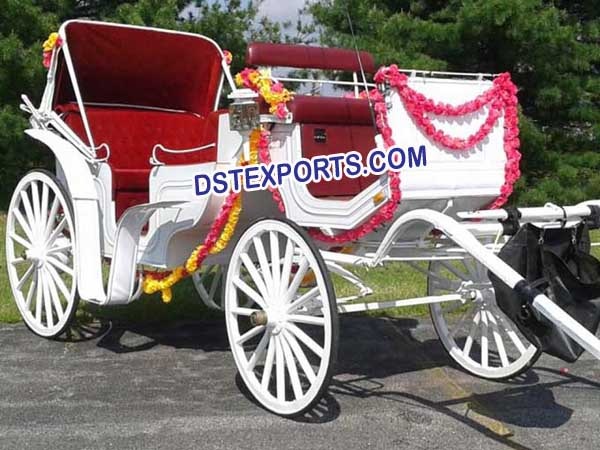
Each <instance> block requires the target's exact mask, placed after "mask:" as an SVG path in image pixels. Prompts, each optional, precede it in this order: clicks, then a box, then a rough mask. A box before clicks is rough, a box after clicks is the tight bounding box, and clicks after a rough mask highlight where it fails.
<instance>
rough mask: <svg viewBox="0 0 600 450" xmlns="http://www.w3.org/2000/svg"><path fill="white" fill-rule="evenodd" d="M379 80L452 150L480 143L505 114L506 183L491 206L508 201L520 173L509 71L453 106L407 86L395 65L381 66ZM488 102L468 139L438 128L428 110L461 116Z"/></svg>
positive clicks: (515, 102)
mask: <svg viewBox="0 0 600 450" xmlns="http://www.w3.org/2000/svg"><path fill="white" fill-rule="evenodd" d="M375 81H376V82H378V83H384V82H387V83H388V84H389V85H390V86H392V87H394V88H396V90H397V91H398V95H399V96H400V98H401V100H402V102H403V103H404V106H405V107H406V110H407V111H408V112H409V113H410V114H411V116H412V117H413V119H414V120H415V122H416V123H417V125H418V126H419V128H420V129H421V130H422V131H423V132H424V133H425V134H426V135H427V136H428V137H430V138H431V139H432V140H433V141H435V142H437V143H438V144H440V145H442V146H444V147H446V148H448V149H450V150H467V149H469V148H472V147H474V146H475V145H477V144H479V143H480V142H481V141H482V140H483V139H485V138H486V137H487V136H488V135H489V134H490V132H491V131H492V128H493V127H494V125H495V124H496V122H497V120H498V119H499V118H500V117H502V115H503V114H504V153H505V154H506V165H505V173H504V184H503V185H502V187H501V188H500V195H499V196H498V198H497V199H496V200H494V201H493V202H492V203H491V204H490V205H489V206H488V208H492V209H493V208H498V207H500V206H502V205H503V204H504V203H506V201H507V200H508V197H509V196H510V194H511V193H512V191H513V186H514V184H515V182H516V181H517V180H518V179H519V177H520V176H521V172H520V171H519V161H520V160H521V153H519V146H520V141H519V128H518V124H519V118H518V109H517V105H518V100H517V87H516V86H515V85H514V84H513V82H512V81H511V79H510V74H509V73H502V74H500V75H499V76H498V77H496V78H495V79H494V83H493V86H492V88H491V89H489V90H488V91H486V92H484V93H483V94H480V95H479V96H478V97H477V98H475V99H474V100H471V101H469V102H466V103H463V104H462V105H458V106H452V105H448V104H445V103H438V102H435V101H433V100H431V99H428V98H426V97H425V96H424V95H423V94H421V93H419V92H417V91H415V90H414V89H412V88H410V87H409V86H408V76H407V75H406V74H403V73H401V72H400V71H399V70H398V67H397V66H396V65H391V66H389V67H382V68H381V69H379V71H378V72H377V74H376V75H375ZM486 105H489V113H488V116H487V118H486V120H485V121H484V123H483V124H482V126H481V127H480V128H479V130H477V132H475V133H474V134H472V135H471V136H469V137H467V138H466V139H460V138H453V137H451V136H448V135H447V134H446V133H444V132H443V131H441V130H438V129H436V128H435V126H434V125H433V123H432V122H431V120H430V119H429V118H428V117H427V116H426V113H431V114H434V115H437V116H452V117H456V116H462V115H466V114H471V113H473V112H475V111H478V110H480V109H481V108H483V107H484V106H486Z"/></svg>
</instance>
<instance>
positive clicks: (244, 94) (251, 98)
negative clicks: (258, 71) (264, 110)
mask: <svg viewBox="0 0 600 450" xmlns="http://www.w3.org/2000/svg"><path fill="white" fill-rule="evenodd" d="M229 98H230V99H232V100H233V102H232V103H231V104H230V105H229V127H230V128H231V130H234V131H251V130H253V129H255V128H257V127H258V126H259V125H260V115H259V109H258V103H257V102H256V101H255V99H256V94H255V93H254V92H252V91H250V90H248V89H239V90H238V91H236V92H234V93H232V94H231V95H230V96H229Z"/></svg>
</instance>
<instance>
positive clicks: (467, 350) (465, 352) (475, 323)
mask: <svg viewBox="0 0 600 450" xmlns="http://www.w3.org/2000/svg"><path fill="white" fill-rule="evenodd" d="M479 316H480V313H479V311H477V312H476V313H475V317H473V323H472V324H471V330H470V331H469V335H468V336H467V339H466V341H465V346H464V348H463V355H464V356H465V357H467V358H468V357H469V354H470V353H471V347H472V346H473V336H475V332H476V331H477V328H479Z"/></svg>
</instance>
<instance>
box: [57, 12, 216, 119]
mask: <svg viewBox="0 0 600 450" xmlns="http://www.w3.org/2000/svg"><path fill="white" fill-rule="evenodd" d="M64 36H65V41H66V42H65V43H64V45H66V46H67V47H68V51H69V52H70V54H71V59H72V61H73V66H74V69H75V76H76V78H77V82H78V84H79V89H80V91H81V95H82V98H83V101H84V102H85V103H109V104H121V105H131V106H145V107H154V108H165V109H175V110H184V111H189V112H193V113H197V114H200V115H201V116H203V117H206V116H207V115H208V113H209V112H210V111H212V110H214V106H215V101H216V97H217V94H218V90H219V86H220V83H221V81H222V67H221V61H222V59H223V53H222V51H221V49H220V48H219V47H218V46H217V44H215V43H214V42H213V41H211V40H210V39H207V38H205V37H203V36H200V35H192V34H184V33H177V32H170V31H166V30H157V29H148V28H139V27H133V26H127V25H117V24H110V23H101V22H89V21H71V22H67V23H66V24H65V26H64ZM74 101H76V99H75V95H74V92H73V87H72V83H71V80H70V77H69V75H68V71H67V67H66V63H65V55H64V52H61V55H60V59H59V64H58V68H57V86H56V91H55V94H54V105H55V106H56V105H60V104H65V103H69V102H74Z"/></svg>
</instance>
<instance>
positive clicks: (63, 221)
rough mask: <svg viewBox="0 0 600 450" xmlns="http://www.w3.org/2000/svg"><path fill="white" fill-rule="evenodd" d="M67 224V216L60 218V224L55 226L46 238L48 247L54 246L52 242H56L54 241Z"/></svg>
mask: <svg viewBox="0 0 600 450" xmlns="http://www.w3.org/2000/svg"><path fill="white" fill-rule="evenodd" d="M66 226H67V218H66V217H63V218H62V219H61V220H60V222H59V223H58V225H57V226H56V228H54V231H52V233H51V234H50V236H49V237H48V238H47V239H46V247H50V246H52V244H53V243H54V241H55V240H56V238H57V237H58V235H59V234H60V233H62V231H63V230H64V229H65V227H66Z"/></svg>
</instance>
